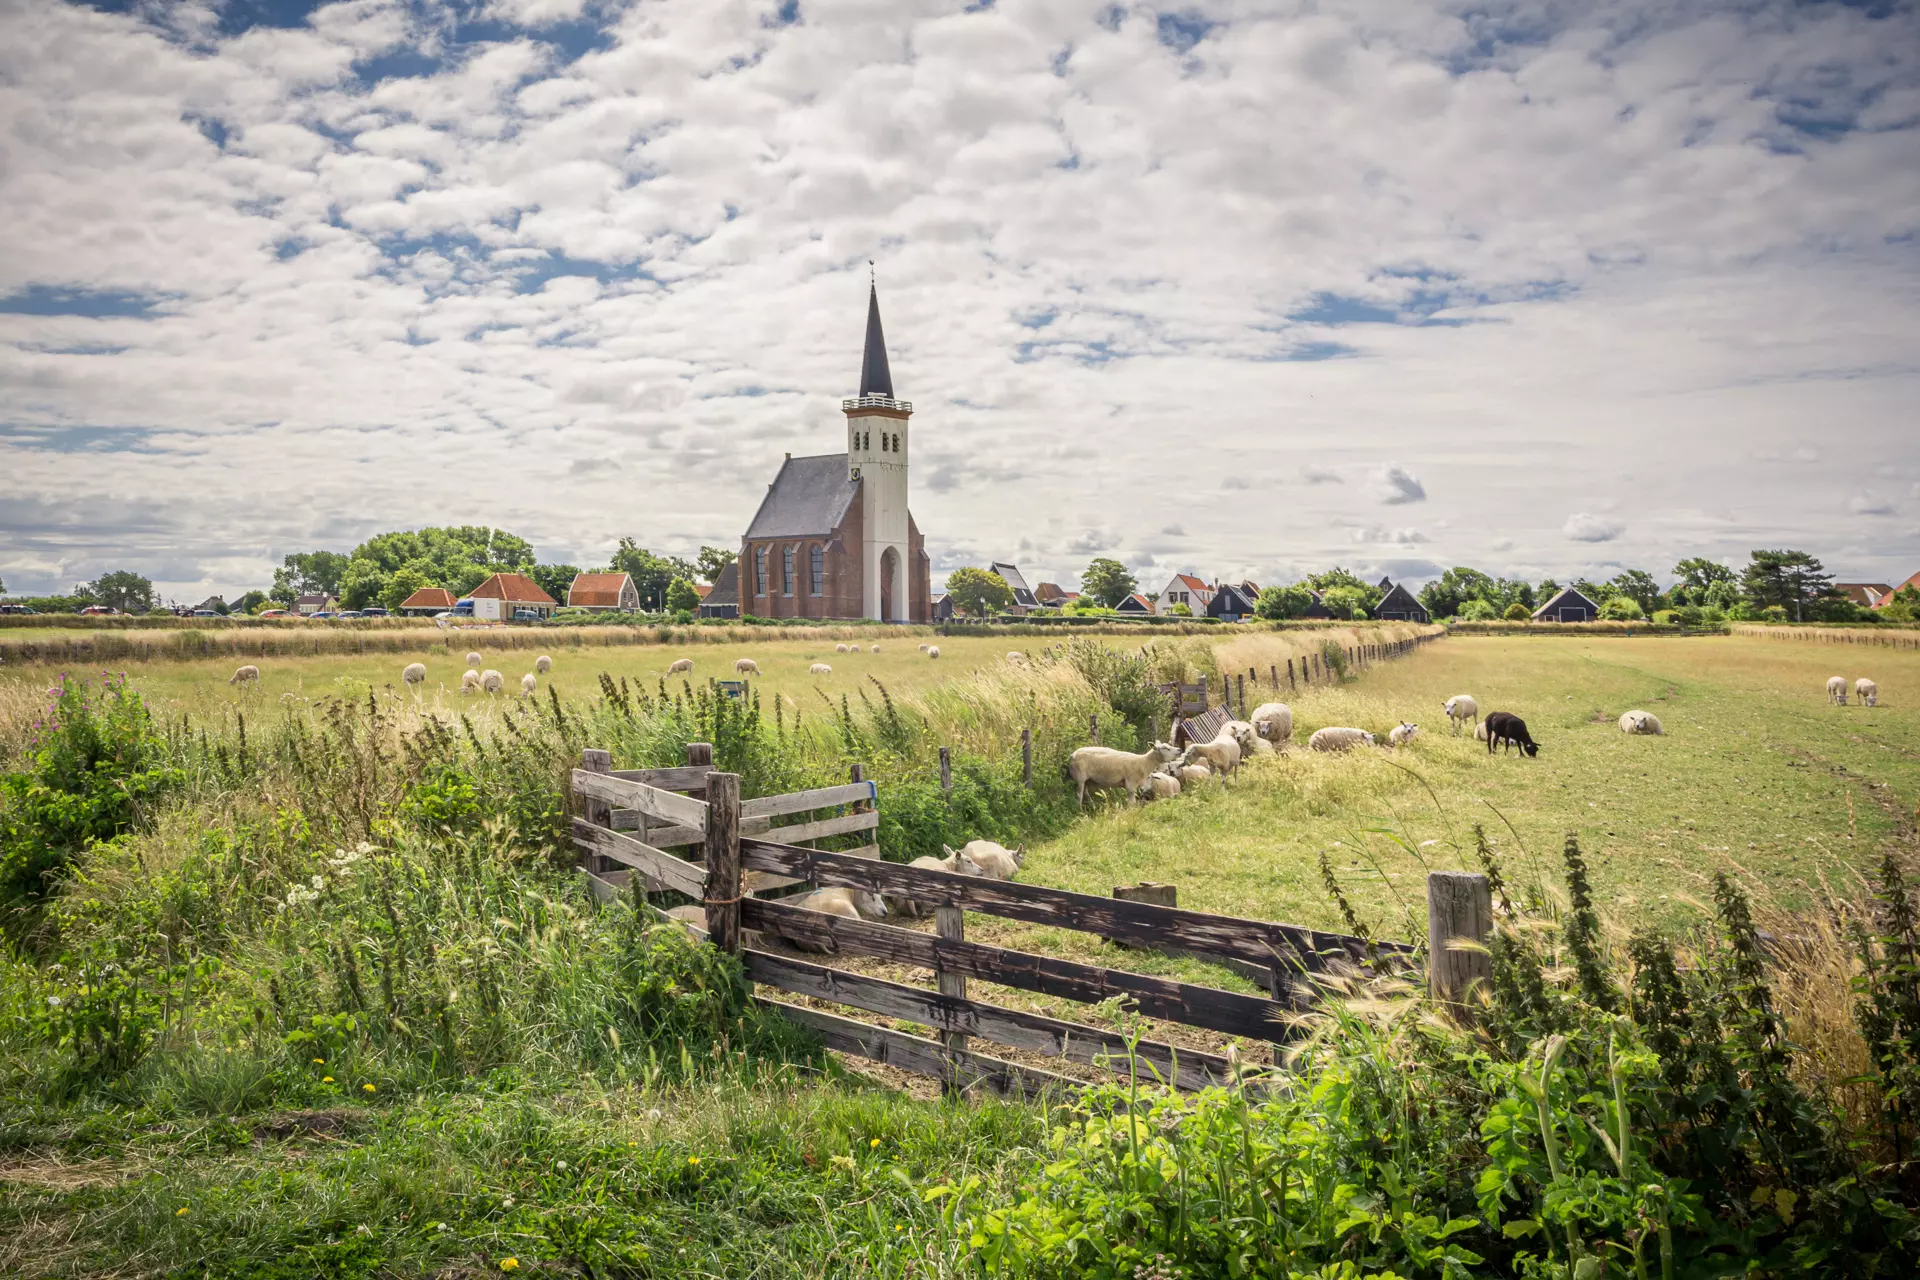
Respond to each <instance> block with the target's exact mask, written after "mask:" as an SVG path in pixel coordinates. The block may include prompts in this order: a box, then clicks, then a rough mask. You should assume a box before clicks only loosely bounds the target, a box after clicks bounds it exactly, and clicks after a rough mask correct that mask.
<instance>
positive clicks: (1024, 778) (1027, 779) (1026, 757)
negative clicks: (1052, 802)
mask: <svg viewBox="0 0 1920 1280" xmlns="http://www.w3.org/2000/svg"><path fill="white" fill-rule="evenodd" d="M1020 785H1021V786H1023V787H1025V788H1027V790H1029V791H1031V790H1033V730H1032V729H1022V730H1021V731H1020Z"/></svg>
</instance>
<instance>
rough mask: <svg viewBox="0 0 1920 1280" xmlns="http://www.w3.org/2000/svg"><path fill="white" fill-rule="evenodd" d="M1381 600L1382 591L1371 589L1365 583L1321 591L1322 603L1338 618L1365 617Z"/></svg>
mask: <svg viewBox="0 0 1920 1280" xmlns="http://www.w3.org/2000/svg"><path fill="white" fill-rule="evenodd" d="M1379 601H1380V592H1379V591H1378V590H1370V589H1369V588H1368V587H1366V586H1365V585H1364V584H1363V585H1361V586H1358V587H1352V586H1346V585H1344V584H1343V585H1341V586H1336V587H1328V588H1327V589H1326V590H1325V591H1322V592H1321V593H1320V603H1321V604H1323V605H1325V606H1327V612H1328V613H1330V614H1332V615H1333V616H1334V617H1336V618H1364V617H1366V616H1367V610H1369V609H1371V608H1373V606H1374V605H1376V604H1378V603H1379Z"/></svg>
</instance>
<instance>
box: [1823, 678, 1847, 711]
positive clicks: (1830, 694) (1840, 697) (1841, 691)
mask: <svg viewBox="0 0 1920 1280" xmlns="http://www.w3.org/2000/svg"><path fill="white" fill-rule="evenodd" d="M1827 701H1828V702H1831V703H1833V704H1834V705H1835V706H1840V707H1844V706H1846V705H1847V678H1846V677H1845V676H1828V677H1827Z"/></svg>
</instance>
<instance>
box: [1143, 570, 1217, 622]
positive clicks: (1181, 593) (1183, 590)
mask: <svg viewBox="0 0 1920 1280" xmlns="http://www.w3.org/2000/svg"><path fill="white" fill-rule="evenodd" d="M1213 592H1214V588H1212V587H1210V586H1208V585H1207V584H1206V583H1205V582H1203V581H1201V580H1200V579H1199V578H1196V577H1194V576H1193V575H1192V574H1190V573H1176V574H1174V575H1173V581H1171V582H1169V583H1168V584H1167V585H1166V586H1164V587H1162V588H1161V589H1160V594H1159V595H1157V596H1154V597H1153V611H1154V612H1155V613H1172V612H1173V607H1174V606H1175V605H1180V604H1183V605H1185V606H1187V608H1188V609H1190V610H1191V611H1192V612H1193V614H1194V616H1195V617H1201V616H1204V615H1205V614H1206V612H1207V606H1208V605H1209V604H1211V603H1212V602H1213Z"/></svg>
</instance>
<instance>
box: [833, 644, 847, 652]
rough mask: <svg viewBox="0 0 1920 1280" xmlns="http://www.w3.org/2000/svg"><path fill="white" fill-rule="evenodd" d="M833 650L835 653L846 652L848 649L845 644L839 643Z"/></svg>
mask: <svg viewBox="0 0 1920 1280" xmlns="http://www.w3.org/2000/svg"><path fill="white" fill-rule="evenodd" d="M833 651H834V652H835V653H845V652H846V651H847V646H846V645H844V644H837V645H835V646H833Z"/></svg>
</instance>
